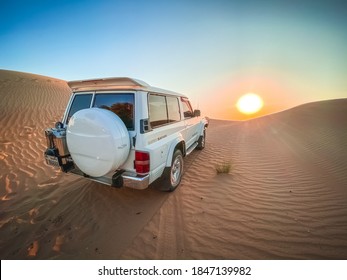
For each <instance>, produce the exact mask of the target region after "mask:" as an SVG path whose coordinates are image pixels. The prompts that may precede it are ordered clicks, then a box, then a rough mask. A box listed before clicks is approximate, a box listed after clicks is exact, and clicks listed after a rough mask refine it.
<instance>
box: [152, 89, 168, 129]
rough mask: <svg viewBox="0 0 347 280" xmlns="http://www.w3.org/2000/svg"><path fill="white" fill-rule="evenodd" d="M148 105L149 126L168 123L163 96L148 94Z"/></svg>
mask: <svg viewBox="0 0 347 280" xmlns="http://www.w3.org/2000/svg"><path fill="white" fill-rule="evenodd" d="M148 105H149V119H150V124H151V127H156V126H160V125H163V124H166V123H168V116H167V110H166V99H165V96H161V95H154V94H150V95H149V97H148Z"/></svg>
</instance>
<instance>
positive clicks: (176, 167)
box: [161, 150, 184, 192]
mask: <svg viewBox="0 0 347 280" xmlns="http://www.w3.org/2000/svg"><path fill="white" fill-rule="evenodd" d="M183 167H184V161H183V155H182V152H181V151H180V150H176V151H175V152H174V154H173V156H172V162H171V166H170V167H167V168H165V170H164V174H163V180H162V182H161V189H162V190H163V191H169V192H172V191H174V190H175V189H176V188H177V187H178V186H179V184H180V183H181V179H182V175H183Z"/></svg>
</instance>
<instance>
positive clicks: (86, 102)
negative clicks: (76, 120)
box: [66, 94, 93, 123]
mask: <svg viewBox="0 0 347 280" xmlns="http://www.w3.org/2000/svg"><path fill="white" fill-rule="evenodd" d="M92 96H93V95H92V94H76V95H75V97H74V99H73V101H72V104H71V107H70V112H69V115H68V117H67V120H66V123H69V120H70V118H71V116H72V115H73V114H75V113H76V112H77V111H79V110H82V109H86V108H89V107H90V103H91V101H92Z"/></svg>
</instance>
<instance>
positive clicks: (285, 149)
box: [0, 70, 347, 259]
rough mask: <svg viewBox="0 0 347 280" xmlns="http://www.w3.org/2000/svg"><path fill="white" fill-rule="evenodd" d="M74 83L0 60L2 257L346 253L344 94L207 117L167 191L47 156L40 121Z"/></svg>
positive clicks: (56, 116)
mask: <svg viewBox="0 0 347 280" xmlns="http://www.w3.org/2000/svg"><path fill="white" fill-rule="evenodd" d="M70 94H71V91H70V89H69V87H68V86H67V84H66V82H65V81H61V80H57V79H53V78H49V77H44V76H39V75H34V74H28V73H20V72H13V71H5V70H0V97H1V100H0V125H1V128H2V130H1V133H0V256H1V259H347V206H346V205H347V99H342V100H330V101H323V102H316V103H310V104H305V105H302V106H299V107H296V108H293V109H291V110H288V111H284V112H281V113H278V114H273V115H270V116H266V117H263V118H258V119H254V120H250V121H245V122H231V121H216V120H212V121H211V124H210V127H209V128H208V131H207V144H206V148H205V150H203V151H194V152H193V153H192V154H191V155H190V156H189V157H187V158H186V160H185V174H184V178H183V180H182V185H181V186H180V187H179V188H178V189H177V190H176V191H175V192H174V193H163V192H160V191H157V190H155V189H153V188H150V189H147V190H144V191H136V190H132V189H126V188H124V189H113V188H111V187H107V186H104V185H101V184H98V183H95V182H91V181H87V180H86V179H83V178H80V177H76V176H74V175H70V174H68V175H66V174H62V173H61V172H60V171H59V170H57V169H55V168H53V167H50V166H47V165H46V164H45V163H44V159H43V152H44V150H45V148H46V142H45V138H44V133H43V132H44V129H45V128H46V127H52V126H54V123H55V121H57V120H60V119H61V117H62V115H63V113H64V110H65V106H66V104H67V102H68V99H69V96H70ZM223 162H230V164H231V166H232V168H231V171H230V172H229V174H220V175H217V174H216V172H215V166H216V165H217V164H220V163H223Z"/></svg>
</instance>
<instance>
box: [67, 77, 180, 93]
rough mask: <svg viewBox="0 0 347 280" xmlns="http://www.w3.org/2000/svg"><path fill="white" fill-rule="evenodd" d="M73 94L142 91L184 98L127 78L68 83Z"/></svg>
mask: <svg viewBox="0 0 347 280" xmlns="http://www.w3.org/2000/svg"><path fill="white" fill-rule="evenodd" d="M68 85H69V87H70V88H71V89H72V91H73V92H81V91H91V90H114V89H115V90H128V89H130V90H142V91H149V92H155V93H164V94H170V95H176V96H182V97H186V96H185V95H183V94H180V93H177V92H173V91H169V90H165V89H161V88H157V87H152V86H150V85H149V84H147V83H146V82H144V81H141V80H138V79H133V78H128V77H112V78H100V79H90V80H78V81H70V82H68Z"/></svg>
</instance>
